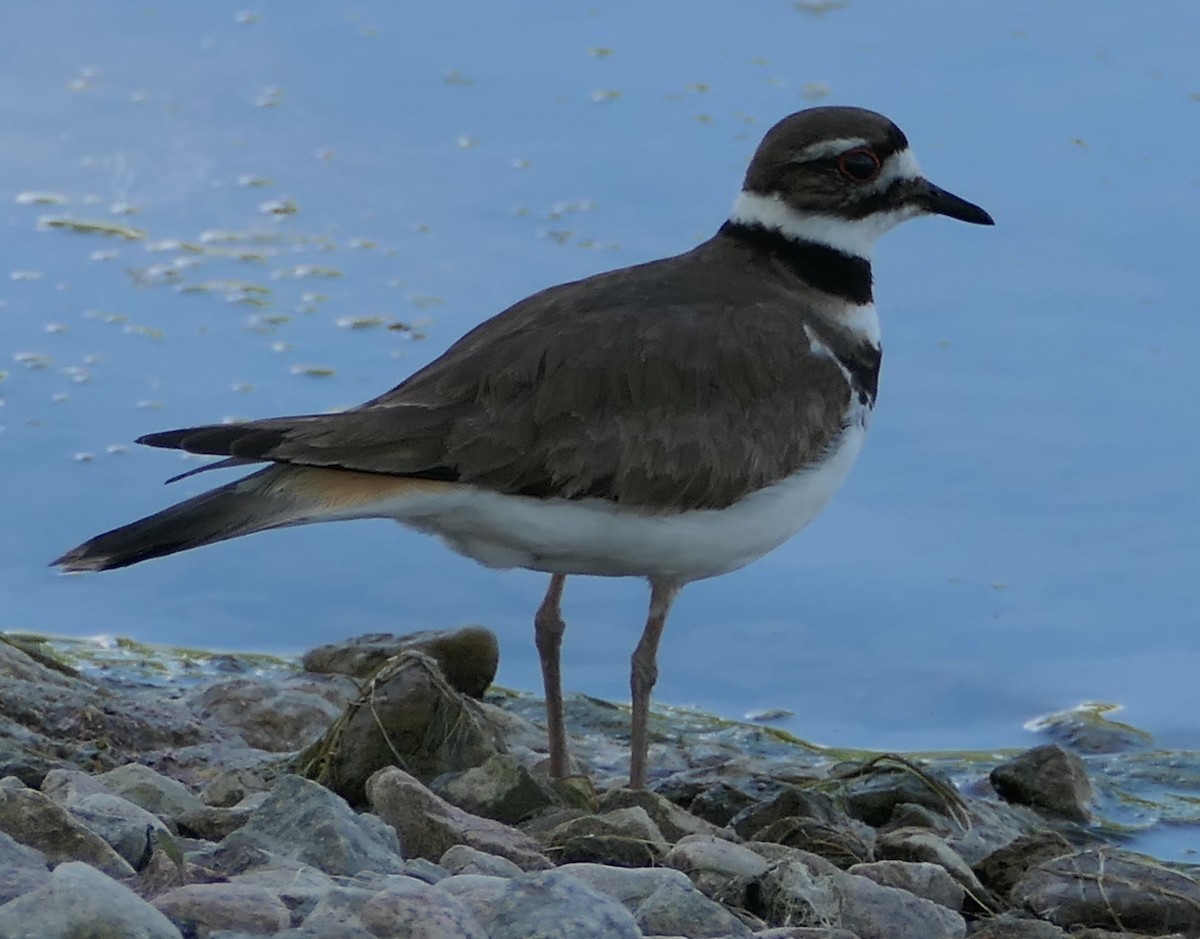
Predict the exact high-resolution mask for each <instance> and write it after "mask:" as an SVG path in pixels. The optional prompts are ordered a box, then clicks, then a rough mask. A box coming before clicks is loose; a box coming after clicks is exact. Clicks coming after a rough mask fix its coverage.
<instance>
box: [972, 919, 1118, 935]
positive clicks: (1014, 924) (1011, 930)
mask: <svg viewBox="0 0 1200 939" xmlns="http://www.w3.org/2000/svg"><path fill="white" fill-rule="evenodd" d="M1067 937H1068V934H1067V933H1065V932H1063V931H1062V930H1061V929H1059V928H1058V927H1057V926H1055V925H1054V924H1053V923H1047V922H1045V921H1044V920H1040V919H1021V918H1018V917H1017V916H1015V915H1013V914H1011V913H1006V914H1005V915H1003V916H997V917H996V918H995V919H991V920H987V921H986V922H983V923H981V924H980V926H979V928H978V929H975V930H972V931H971V939H1067ZM1097 939H1099V937H1097Z"/></svg>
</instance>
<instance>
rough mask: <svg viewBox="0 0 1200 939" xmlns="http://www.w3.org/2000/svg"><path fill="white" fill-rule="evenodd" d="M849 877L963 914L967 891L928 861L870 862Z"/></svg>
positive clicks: (856, 869) (855, 867) (941, 868)
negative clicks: (864, 878)
mask: <svg viewBox="0 0 1200 939" xmlns="http://www.w3.org/2000/svg"><path fill="white" fill-rule="evenodd" d="M847 873H848V874H857V875H858V876H860V877H866V878H868V879H870V880H873V881H875V883H877V884H883V886H885V887H897V888H899V889H900V890H907V891H908V892H909V893H911V894H913V895H915V896H918V897H924V898H925V899H926V900H932V901H933V902H934V903H940V904H941V905H942V906H944V907H946V908H947V909H951V910H954V911H955V912H959V911H961V910H962V906H963V899H964V897H965V896H966V891H965V890H963V888H962V885H961V884H959V883H958V881H956V880H955V879H954V878H953V877H951V876H950V875H949V874H948V873H947V872H946V869H945V868H944V867H942V866H941V865H939V864H931V863H929V862H927V861H873V862H871V863H869V864H855V865H854V866H853V867H851V868H850V869H849V870H848V871H847Z"/></svg>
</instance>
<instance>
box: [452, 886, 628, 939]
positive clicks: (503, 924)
mask: <svg viewBox="0 0 1200 939" xmlns="http://www.w3.org/2000/svg"><path fill="white" fill-rule="evenodd" d="M442 889H445V890H449V891H451V892H453V893H454V894H455V895H456V896H457V897H459V899H461V900H462V901H463V902H464V903H465V904H466V905H467V906H468V907H469V908H470V909H471V910H472V912H474V914H475V917H476V919H478V920H479V922H480V923H481V924H482V925H483V928H484V931H485V935H486V936H487V937H488V939H531V937H537V939H642V931H641V930H640V929H638V926H637V923H636V922H635V921H634V918H633V916H632V915H631V914H630V913H629V911H628V910H626V909H625V907H623V906H622V905H621V904H620V903H618V902H617V901H616V900H612V899H610V898H608V897H606V896H604V894H602V893H599V892H597V891H595V890H593V889H592V888H591V887H589V886H587V885H586V884H583V883H580V882H579V881H578V880H575V879H574V878H573V877H571V876H570V875H568V874H564V873H562V872H560V871H543V872H541V873H535V874H523V875H521V876H520V877H513V878H507V879H505V878H499V877H475V876H471V877H451V878H449V879H448V880H446V881H445V882H444V884H443V885H442Z"/></svg>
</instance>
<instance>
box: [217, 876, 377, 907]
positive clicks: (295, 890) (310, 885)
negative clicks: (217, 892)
mask: <svg viewBox="0 0 1200 939" xmlns="http://www.w3.org/2000/svg"><path fill="white" fill-rule="evenodd" d="M229 882H230V883H232V884H239V885H241V886H245V887H258V888H261V889H264V890H267V891H269V892H270V893H272V894H274V895H275V896H277V897H279V899H280V900H282V901H283V904H284V906H286V907H287V908H288V910H290V911H291V912H292V913H293V914H294V916H295V917H301V918H303V917H305V916H307V915H308V914H309V913H311V912H312V910H313V909H314V908H315V907H316V906H317V905H318V904H319V903H321V902H322V901H323V900H324V898H325V897H327V896H329V895H330V894H331V893H332V892H333V891H335V890H338V889H341V888H339V887H338V886H337V884H336V883H335V881H334V880H333V878H332V877H330V876H329V875H328V874H323V873H321V872H320V871H319V870H316V869H315V868H312V867H302V868H300V869H299V870H294V869H292V868H280V867H259V868H256V869H254V870H250V871H246V872H245V873H244V874H236V875H234V876H233V877H230V878H229ZM372 892H373V891H371V890H365V889H364V890H363V893H364V895H365V896H370V894H371V893H372ZM365 896H364V899H365Z"/></svg>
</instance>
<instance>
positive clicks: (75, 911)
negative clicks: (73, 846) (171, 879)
mask: <svg viewBox="0 0 1200 939" xmlns="http://www.w3.org/2000/svg"><path fill="white" fill-rule="evenodd" d="M0 936H13V937H31V939H32V937H37V939H79V937H82V936H97V937H117V936H120V937H122V939H124V937H127V936H128V937H134V936H136V937H138V939H182V937H181V936H180V933H179V930H178V929H176V928H175V926H174V925H173V924H172V923H171V921H170V920H169V919H167V917H166V916H164V915H163V914H162V913H160V912H159V911H158V910H156V909H155V908H154V907H153V906H151V905H150V904H149V903H147V902H146V901H145V900H143V899H141V898H140V897H139V896H138V895H137V894H135V893H134V892H133V891H132V890H130V889H129V888H128V887H126V886H124V885H122V884H119V883H117V882H116V881H115V880H113V879H112V878H111V877H107V876H105V875H104V874H102V873H100V872H99V871H98V870H96V869H95V868H94V867H92V866H90V865H88V864H84V863H80V862H76V861H68V862H66V863H65V864H60V865H59V866H58V867H56V868H55V869H54V874H53V875H52V876H51V878H50V881H49V883H47V884H45V885H43V886H41V887H38V888H37V889H36V890H33V891H31V892H29V893H26V894H25V895H24V896H21V897H18V898H17V899H15V900H13V901H12V902H10V903H6V904H5V905H4V906H2V907H0Z"/></svg>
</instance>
